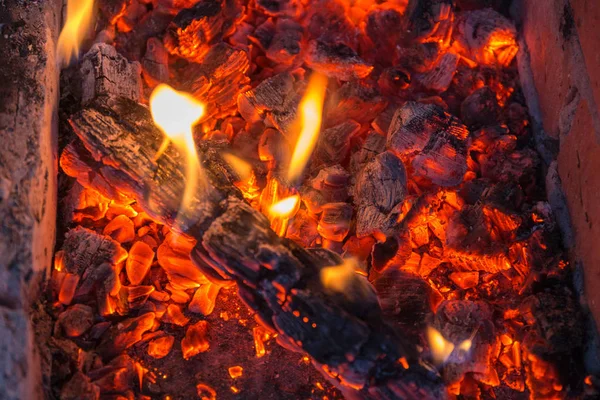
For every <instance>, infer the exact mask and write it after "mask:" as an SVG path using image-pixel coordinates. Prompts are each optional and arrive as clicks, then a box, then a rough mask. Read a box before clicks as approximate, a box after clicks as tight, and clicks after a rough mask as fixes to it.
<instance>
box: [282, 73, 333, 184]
mask: <svg viewBox="0 0 600 400" xmlns="http://www.w3.org/2000/svg"><path fill="white" fill-rule="evenodd" d="M326 89H327V78H326V77H325V76H323V75H321V74H318V73H313V75H312V76H311V78H310V81H309V82H308V87H307V88H306V94H305V95H304V98H303V99H302V102H301V103H300V108H299V110H298V113H299V119H300V121H299V124H300V127H301V128H300V133H299V135H298V139H297V141H296V146H295V147H294V152H293V153H292V159H291V161H290V167H289V170H288V180H289V181H290V182H296V181H297V180H298V178H299V177H300V176H301V175H302V172H303V171H304V167H305V166H306V163H307V162H308V160H309V159H310V156H311V155H312V152H313V150H314V149H315V146H316V145H317V140H318V138H319V132H320V130H321V120H322V116H323V103H324V101H325V91H326Z"/></svg>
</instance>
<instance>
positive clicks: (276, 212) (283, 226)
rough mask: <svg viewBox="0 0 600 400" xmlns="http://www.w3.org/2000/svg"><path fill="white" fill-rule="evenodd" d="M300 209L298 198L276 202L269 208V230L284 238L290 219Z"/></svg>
mask: <svg viewBox="0 0 600 400" xmlns="http://www.w3.org/2000/svg"><path fill="white" fill-rule="evenodd" d="M299 208H300V196H299V195H297V194H296V195H293V196H289V197H286V198H285V199H283V200H280V201H278V202H277V203H275V204H273V205H272V206H271V207H269V220H270V221H271V229H273V230H274V231H275V233H277V235H279V236H285V234H286V232H287V228H288V223H289V221H290V218H293V217H294V215H296V212H298V209H299Z"/></svg>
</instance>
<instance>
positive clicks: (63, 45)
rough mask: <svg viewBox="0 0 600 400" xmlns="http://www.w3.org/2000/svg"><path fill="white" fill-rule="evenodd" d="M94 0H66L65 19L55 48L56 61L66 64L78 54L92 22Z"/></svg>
mask: <svg viewBox="0 0 600 400" xmlns="http://www.w3.org/2000/svg"><path fill="white" fill-rule="evenodd" d="M93 11H94V0H68V2H67V21H66V22H65V26H63V29H62V31H61V32H60V36H59V37H58V44H57V48H56V52H57V56H58V62H59V64H61V65H68V64H69V63H70V62H71V61H74V60H76V59H77V57H78V56H79V50H80V46H81V43H82V42H83V40H84V39H85V35H86V33H87V32H88V30H89V28H90V27H91V26H92V23H93V18H92V17H93V15H94V12H93Z"/></svg>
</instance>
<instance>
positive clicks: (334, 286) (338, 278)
mask: <svg viewBox="0 0 600 400" xmlns="http://www.w3.org/2000/svg"><path fill="white" fill-rule="evenodd" d="M357 266H358V264H357V261H356V259H354V258H348V259H345V260H344V262H343V263H342V264H340V265H334V266H331V267H325V268H323V269H322V270H321V271H320V277H321V283H322V284H323V286H324V287H325V288H327V289H330V290H333V291H335V292H340V293H342V292H344V291H345V290H346V288H348V286H349V285H350V283H351V282H352V280H353V279H354V278H356V277H357V274H356V269H357Z"/></svg>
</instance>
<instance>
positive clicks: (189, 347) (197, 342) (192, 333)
mask: <svg viewBox="0 0 600 400" xmlns="http://www.w3.org/2000/svg"><path fill="white" fill-rule="evenodd" d="M207 331H208V322H206V321H198V322H196V323H195V324H194V325H190V326H189V327H188V329H187V331H186V332H185V337H184V338H183V340H182V341H181V351H182V353H183V358H184V359H186V360H189V359H190V358H192V357H194V356H195V355H197V354H200V353H204V352H205V351H207V350H208V348H209V343H208V340H207V339H206V334H207Z"/></svg>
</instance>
